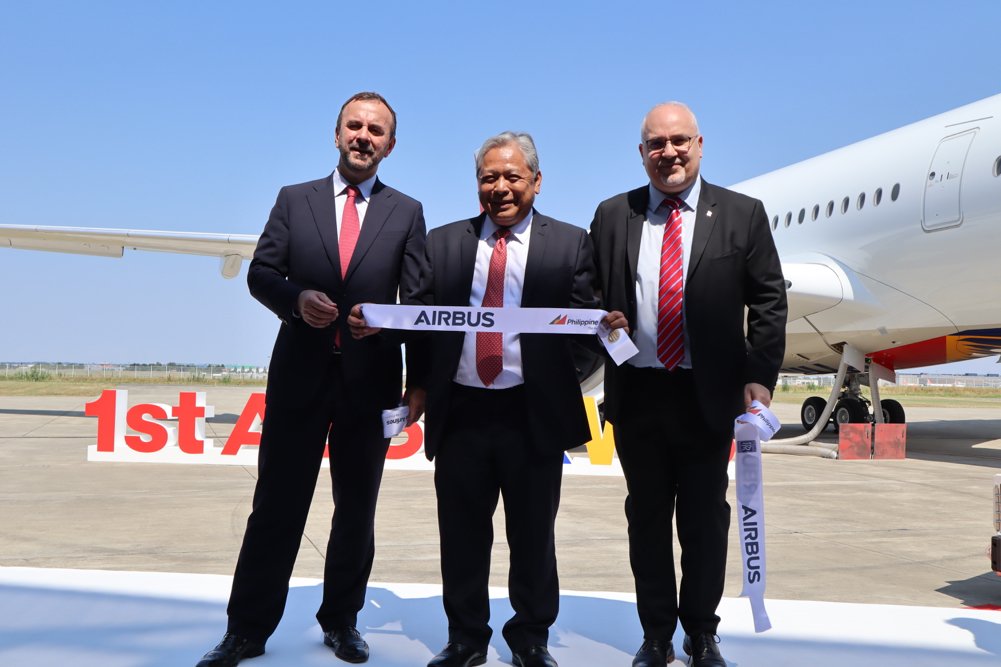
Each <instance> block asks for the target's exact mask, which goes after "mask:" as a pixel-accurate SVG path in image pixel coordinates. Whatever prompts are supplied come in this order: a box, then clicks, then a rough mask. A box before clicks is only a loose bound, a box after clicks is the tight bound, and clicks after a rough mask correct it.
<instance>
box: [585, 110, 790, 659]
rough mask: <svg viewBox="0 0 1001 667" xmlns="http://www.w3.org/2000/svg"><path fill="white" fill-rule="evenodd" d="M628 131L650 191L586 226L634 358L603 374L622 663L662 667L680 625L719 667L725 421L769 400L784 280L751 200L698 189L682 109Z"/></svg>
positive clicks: (693, 648) (693, 148)
mask: <svg viewBox="0 0 1001 667" xmlns="http://www.w3.org/2000/svg"><path fill="white" fill-rule="evenodd" d="M641 134H642V143H640V145H639V150H640V155H641V157H642V159H643V165H644V166H645V168H646V172H647V175H648V176H649V177H650V183H649V184H648V185H644V186H643V187H641V188H638V189H636V190H632V191H630V192H626V193H623V194H620V195H618V196H616V197H613V198H611V199H609V200H607V201H604V202H602V203H601V204H600V205H599V206H598V210H597V212H596V213H595V216H594V221H593V222H592V223H591V240H592V242H593V244H594V250H595V264H596V266H597V271H598V285H599V286H600V295H601V298H602V301H603V304H604V307H605V308H606V309H621V310H622V311H624V312H625V313H626V317H627V318H628V320H629V322H630V323H631V325H632V329H633V334H632V337H633V341H634V342H635V343H636V346H637V348H639V352H638V353H637V355H636V356H635V357H633V358H632V359H630V360H629V361H628V362H626V363H625V364H623V365H622V366H620V367H618V368H616V367H615V366H613V365H612V364H607V363H606V364H605V406H604V414H605V418H606V419H607V420H608V421H610V422H611V423H612V424H613V425H614V426H615V441H616V442H615V444H616V448H617V451H618V455H619V461H620V462H621V463H622V469H623V472H624V473H625V476H626V485H627V487H628V491H629V495H628V497H627V499H626V516H627V517H628V520H629V556H630V563H631V565H632V569H633V575H634V577H635V579H636V606H637V611H638V613H639V617H640V621H641V623H642V625H643V632H644V643H643V645H642V647H641V648H640V650H639V652H638V653H637V654H636V658H635V659H634V660H633V665H634V667H661V666H663V665H665V664H666V663H668V662H670V661H672V660H673V659H674V647H673V644H672V637H673V636H674V631H675V628H676V627H677V623H678V620H679V619H680V621H681V625H682V627H683V628H684V630H685V633H686V637H685V647H684V650H685V652H686V653H687V654H689V655H690V656H691V657H692V662H691V664H693V665H696V666H699V667H701V666H714V667H715V666H720V667H722V666H724V665H725V664H726V662H725V661H724V660H723V658H722V657H721V656H720V653H719V648H718V647H717V646H716V640H715V634H716V628H717V625H718V623H719V617H718V616H717V615H716V607H717V606H718V604H719V601H720V599H721V597H722V595H723V579H724V575H725V572H726V547H727V532H728V530H729V526H730V506H729V504H728V503H727V502H726V490H727V486H728V478H727V461H728V458H729V454H730V443H731V439H732V437H733V421H734V419H735V418H736V417H738V416H739V415H740V414H742V413H743V412H744V410H745V408H746V407H747V406H749V405H750V403H751V401H753V400H755V399H756V400H759V401H761V402H762V403H764V404H765V405H768V404H769V402H770V400H771V390H772V389H773V388H774V386H775V381H776V379H777V377H778V369H779V366H780V363H781V361H782V355H783V351H784V349H785V321H786V297H785V283H784V280H783V278H782V267H781V265H780V263H779V258H778V254H777V253H776V251H775V245H774V243H773V242H772V237H771V232H770V231H769V228H768V220H767V217H766V215H765V211H764V208H763V206H762V204H761V202H760V201H757V200H755V199H751V198H749V197H746V196H744V195H741V194H737V193H735V192H731V191H729V190H725V189H723V188H720V187H717V186H714V185H710V184H709V183H706V182H705V181H704V180H702V179H701V178H700V177H699V163H700V160H701V158H702V135H701V134H699V128H698V124H697V122H696V120H695V116H694V115H693V114H692V112H691V111H690V110H689V109H688V108H687V107H686V106H684V105H683V104H680V103H677V102H669V103H666V104H661V105H658V106H656V107H654V108H653V110H651V111H650V113H649V114H647V116H646V118H645V119H644V121H643V126H642V131H641ZM745 308H746V312H747V316H746V319H747V329H746V333H745V329H744V319H745V315H744V313H745ZM675 512H676V515H677V516H676V520H677V526H678V541H679V543H680V545H681V549H682V554H681V568H682V571H683V573H684V577H683V579H682V582H681V590H680V599H679V591H678V589H677V587H676V583H675V573H674V557H673V555H672V544H673V537H672V527H671V517H672V515H674V514H675Z"/></svg>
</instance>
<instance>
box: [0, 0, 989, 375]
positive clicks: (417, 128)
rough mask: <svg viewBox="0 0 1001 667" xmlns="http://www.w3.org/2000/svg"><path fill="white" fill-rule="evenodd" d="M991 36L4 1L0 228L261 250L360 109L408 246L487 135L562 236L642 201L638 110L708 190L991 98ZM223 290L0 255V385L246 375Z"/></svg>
mask: <svg viewBox="0 0 1001 667" xmlns="http://www.w3.org/2000/svg"><path fill="white" fill-rule="evenodd" d="M998 25H1001V3H998V2H996V1H993V0H984V1H981V2H954V3H948V4H946V3H940V2H936V3H932V2H854V1H852V2H838V3H803V2H761V3H746V2H701V3H683V4H680V3H671V2H663V1H661V2H630V3H577V4H573V5H571V4H569V3H551V2H518V1H514V2H505V3H468V2H467V3H446V2H424V3H413V2H396V1H387V2H381V3H340V2H282V3H261V2H246V1H245V2H239V3H236V2H232V3H228V2H217V3H187V2H172V3H126V2H92V3H86V4H84V3H55V2H32V3H13V2H8V3H4V4H3V5H0V31H2V34H3V38H2V39H0V91H2V103H0V222H2V223H5V224H31V225H65V226H82V227H105V228H136V229H156V230H188V231H205V232H219V233H240V234H259V233H260V231H261V229H262V228H263V226H264V222H265V221H266V219H267V215H268V212H269V210H270V208H271V205H272V204H273V203H274V199H275V196H276V194H277V192H278V189H279V188H280V187H281V186H282V185H285V184H288V183H296V182H301V181H304V180H310V179H314V178H318V177H321V176H323V175H326V174H329V173H330V171H331V170H332V169H333V167H334V166H335V164H336V150H335V148H334V145H333V128H334V121H335V118H336V115H337V111H338V109H339V107H340V105H341V103H342V102H343V101H344V100H345V99H346V98H347V97H349V96H350V95H351V94H353V93H355V92H357V91H360V90H376V91H379V92H381V93H382V94H384V95H385V96H386V97H387V98H388V99H389V101H390V103H391V104H393V106H394V107H395V109H396V111H397V113H398V115H399V132H398V144H397V147H396V150H395V151H394V153H393V155H392V156H390V158H388V159H387V160H386V161H385V162H384V163H383V165H382V168H381V170H380V177H381V178H382V179H383V180H384V181H385V182H387V183H389V184H390V185H393V186H394V187H396V188H397V189H399V190H402V191H403V192H406V193H407V194H410V195H412V196H414V197H416V198H417V199H419V200H421V201H422V202H423V204H424V209H425V214H426V217H427V221H428V224H429V227H435V226H438V225H440V224H444V223H447V222H450V221H452V220H456V219H459V218H464V217H468V216H469V215H471V214H474V213H476V211H477V204H476V197H475V182H474V179H473V171H472V153H473V151H474V150H475V149H476V148H477V147H478V146H479V145H480V143H481V142H482V141H483V139H485V138H486V137H488V136H491V135H493V134H496V133H498V132H501V131H503V130H508V129H512V130H519V131H527V132H530V133H532V134H533V135H534V137H535V139H536V142H537V144H538V148H539V153H540V158H541V167H542V171H543V175H544V181H543V187H542V194H541V195H540V197H539V198H538V200H537V206H538V208H539V209H540V210H541V211H543V212H544V213H547V214H549V215H552V216H553V217H556V218H560V219H563V220H567V221H570V222H573V223H575V224H579V225H582V226H583V225H586V224H588V223H589V222H590V219H591V215H592V214H593V212H594V208H595V206H596V205H597V203H598V202H599V201H601V200H602V199H605V198H607V197H609V196H611V195H613V194H615V193H617V192H621V191H623V190H626V189H629V188H633V187H636V186H637V185H639V184H641V183H642V182H643V180H644V174H643V171H642V168H641V166H640V164H639V159H638V155H637V153H636V144H637V139H638V136H637V135H638V127H639V123H640V120H641V119H642V116H643V114H644V113H645V112H646V111H647V110H648V109H649V108H650V107H651V106H653V105H654V104H655V103H657V102H661V101H665V100H668V99H679V100H682V101H685V102H687V103H688V104H689V105H690V106H691V107H692V108H693V109H694V110H695V111H696V113H697V114H698V116H699V121H700V129H701V130H702V132H703V134H704V135H705V157H704V159H703V163H702V164H703V174H704V175H705V176H706V178H707V179H708V180H710V181H711V182H715V183H719V184H722V185H728V184H731V183H736V182H738V181H741V180H744V179H746V178H749V177H752V176H755V175H758V174H761V173H765V172H767V171H770V170H773V169H776V168H779V167H782V166H785V165H788V164H791V163H794V162H797V161H799V160H802V159H805V158H808V157H812V156H814V155H817V154H820V153H823V152H826V151H829V150H832V149H835V148H838V147H840V146H843V145H846V144H849V143H852V142H855V141H859V140H862V139H866V138H868V137H871V136H874V135H876V134H879V133H881V132H885V131H887V130H891V129H893V128H896V127H899V126H902V125H905V124H907V123H910V122H914V121H917V120H921V119H923V118H926V117H928V116H931V115H934V114H937V113H941V112H943V111H946V110H948V109H951V108H954V107H958V106H961V105H963V104H968V103H970V102H973V101H976V100H979V99H982V98H985V97H989V96H991V95H994V94H997V93H999V92H1001V75H999V74H998V54H999V50H998V33H997V26H998ZM245 276H246V263H245V265H244V270H243V271H242V272H241V275H240V277H238V278H237V279H234V280H224V279H222V278H221V277H220V276H219V273H218V261H217V260H215V259H211V258H198V257H183V256H172V255H163V254H158V253H138V252H132V251H129V252H127V253H126V255H125V257H124V258H123V259H118V260H116V259H105V258H95V257H78V256H73V255H61V254H49V253H34V252H27V251H12V250H0V284H2V285H3V286H4V288H3V289H2V290H0V313H2V314H3V315H2V317H0V360H4V361H21V360H47V361H67V362H68V361H75V362H125V363H128V362H133V361H135V362H169V361H174V362H178V363H182V362H189V363H232V364H255V365H263V364H266V363H267V360H268V358H269V355H270V354H271V346H272V344H273V341H274V336H275V333H276V331H277V328H278V325H279V323H278V320H277V319H276V318H275V317H274V316H273V315H272V314H271V313H270V312H269V311H267V310H266V309H265V308H264V307H263V306H261V305H260V304H258V303H257V302H256V301H254V300H253V299H252V298H251V297H250V296H249V294H248V292H247V289H246V282H245ZM954 368H955V369H956V370H979V371H980V372H992V371H993V370H994V368H993V366H992V364H990V363H986V362H979V365H978V366H976V367H975V368H969V367H968V366H967V365H958V366H954Z"/></svg>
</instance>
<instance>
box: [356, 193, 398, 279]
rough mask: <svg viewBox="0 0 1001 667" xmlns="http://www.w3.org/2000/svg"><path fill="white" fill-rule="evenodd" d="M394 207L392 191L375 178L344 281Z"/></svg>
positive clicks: (380, 229)
mask: <svg viewBox="0 0 1001 667" xmlns="http://www.w3.org/2000/svg"><path fill="white" fill-rule="evenodd" d="M394 208H396V203H395V202H393V200H392V191H391V190H388V189H387V188H386V186H385V185H383V184H382V181H380V180H378V179H376V181H375V185H374V186H372V195H371V197H369V200H368V209H367V210H366V211H365V222H364V223H362V226H361V232H360V233H359V234H358V241H357V243H355V249H354V252H353V253H351V263H350V264H348V272H347V274H345V276H344V282H345V283H346V282H348V281H349V280H351V276H352V275H353V274H354V272H355V269H357V268H358V265H359V264H360V263H361V261H362V260H363V259H364V258H365V254H366V253H368V251H369V249H370V248H371V247H372V244H373V243H374V242H375V239H376V238H378V236H379V233H380V232H381V231H382V228H383V227H384V226H385V224H386V220H388V219H389V214H390V213H392V212H393V209H394Z"/></svg>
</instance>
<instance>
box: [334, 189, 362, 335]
mask: <svg viewBox="0 0 1001 667" xmlns="http://www.w3.org/2000/svg"><path fill="white" fill-rule="evenodd" d="M359 194H361V193H360V192H359V190H358V188H357V187H355V186H354V185H349V186H348V200H347V201H346V202H344V215H342V216H341V218H342V220H341V225H340V227H341V228H340V230H339V231H340V235H339V236H338V238H337V249H338V250H339V251H340V255H341V279H343V278H344V277H345V276H347V275H348V265H349V264H350V263H351V255H352V254H353V253H354V251H355V244H356V243H357V242H358V233H359V227H360V226H359V224H358V208H357V207H356V206H355V197H357V196H358V195H359ZM334 347H336V348H338V349H339V348H340V347H341V330H340V329H338V330H337V331H336V332H335V333H334Z"/></svg>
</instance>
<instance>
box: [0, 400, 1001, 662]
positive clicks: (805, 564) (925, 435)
mask: <svg viewBox="0 0 1001 667" xmlns="http://www.w3.org/2000/svg"><path fill="white" fill-rule="evenodd" d="M122 388H127V389H128V390H129V394H130V396H129V398H130V400H129V402H130V404H135V403H138V402H162V403H168V404H170V403H172V402H174V401H175V400H176V398H177V394H178V392H179V391H180V390H182V389H184V388H181V387H178V386H151V385H123V386H122ZM190 390H192V391H206V392H207V393H208V399H209V404H210V405H214V406H215V411H216V415H217V416H216V417H215V418H212V419H209V420H208V423H207V428H206V436H207V437H214V438H220V439H223V438H225V437H226V435H227V434H228V433H229V431H230V430H231V429H232V428H233V425H234V424H235V423H236V420H237V416H238V415H239V413H240V411H241V410H242V408H243V406H244V404H245V403H246V401H247V398H248V397H249V395H250V393H251V392H252V391H261V389H260V388H248V387H221V386H220V387H208V388H206V387H195V388H190ZM90 400H92V399H81V398H37V397H0V504H2V508H3V511H2V512H0V572H4V571H5V570H6V571H7V572H8V574H10V573H25V572H27V573H29V574H30V573H31V572H36V571H38V570H46V569H48V570H52V571H53V572H55V571H57V570H75V571H104V572H108V571H120V572H142V573H181V574H186V575H223V579H222V581H228V579H226V577H228V576H229V575H231V574H232V572H233V568H234V566H235V563H236V557H237V553H238V551H239V548H240V543H241V539H242V535H243V530H244V526H245V523H246V518H247V516H248V514H249V512H250V508H251V500H252V495H253V491H254V483H255V475H256V468H255V467H254V466H209V465H206V466H200V465H170V464H156V463H103V462H102V463H99V462H88V461H87V446H88V445H92V444H94V442H95V440H96V432H97V420H96V419H95V418H93V417H86V416H85V415H84V405H85V403H87V402H89V401H90ZM773 410H774V412H775V413H776V415H777V416H778V417H779V418H780V419H781V420H782V421H783V423H785V424H787V426H786V427H785V428H783V430H782V431H781V432H780V433H779V435H778V436H777V437H779V438H781V437H789V436H792V435H796V434H799V433H802V428H801V427H800V426H799V423H798V422H799V405H798V404H792V403H774V404H773ZM907 413H908V427H907V448H908V453H907V458H906V459H904V460H896V461H886V460H883V461H879V460H875V461H839V460H830V459H821V458H813V457H799V456H784V455H775V454H766V455H764V456H763V475H764V483H765V486H764V490H765V507H766V519H767V549H768V589H767V598H768V599H769V600H775V601H810V602H811V603H813V602H817V603H850V604H854V605H894V606H901V605H902V606H915V607H925V608H929V607H930V608H943V612H944V613H950V614H951V613H954V612H945V610H948V609H952V610H958V609H962V608H968V607H984V606H985V605H986V606H988V607H985V608H990V607H989V606H990V605H994V606H997V605H1001V577H998V576H997V575H996V574H994V573H993V572H992V571H991V569H990V563H989V560H988V557H987V555H986V554H985V549H986V548H987V547H988V545H989V543H990V537H991V535H992V534H993V533H994V529H993V525H992V518H991V510H992V493H993V485H992V478H993V475H994V474H996V473H1001V409H967V408H911V409H908V411H907ZM822 439H823V437H822ZM826 439H829V440H833V435H832V434H831V433H830V431H827V432H826ZM625 496H626V491H625V482H624V480H623V479H622V478H621V477H614V476H587V475H566V476H564V480H563V494H562V503H561V507H560V513H559V517H558V520H557V527H556V534H557V545H556V548H557V557H558V560H559V567H560V584H561V589H563V590H566V591H575V592H578V593H579V594H581V595H584V596H585V597H586V596H587V595H590V594H594V595H599V596H601V595H603V596H605V598H603V599H613V598H614V599H619V598H621V599H625V600H628V599H629V596H630V595H631V594H632V592H633V580H632V576H631V573H630V569H629V562H628V547H627V541H626V521H625V516H624V513H623V502H624V500H625ZM729 499H730V503H731V505H733V504H734V497H733V486H732V485H731V489H730V498H729ZM435 507H436V505H435V496H434V488H433V479H432V473H430V472H428V471H404V470H387V471H386V473H385V476H384V480H383V485H382V493H381V496H380V501H379V509H378V514H377V518H376V557H375V566H374V568H373V572H372V576H371V581H372V582H400V583H405V584H407V585H422V584H423V585H430V586H432V587H434V586H438V585H440V583H441V580H440V573H439V568H438V534H437V523H436V509H435ZM331 512H332V501H331V497H330V481H329V476H328V475H327V472H326V470H321V473H320V476H319V479H318V482H317V486H316V493H315V496H314V501H313V506H312V510H311V513H310V517H309V521H308V523H307V526H306V531H305V535H304V536H303V540H302V545H301V547H300V552H299V557H298V560H297V562H296V568H295V572H294V576H296V577H302V578H305V579H307V580H309V579H311V580H314V582H313V584H314V585H315V580H316V579H319V578H321V577H322V569H323V546H324V545H325V543H326V535H327V531H328V529H329V528H328V527H329V520H330V516H331ZM503 526H504V520H503V510H502V508H501V507H499V508H498V512H497V516H496V517H495V527H496V530H495V536H496V537H495V544H494V553H493V561H492V562H493V565H492V571H491V582H490V583H491V586H495V587H499V588H503V587H504V586H505V585H506V579H507V547H506V544H505V538H504V527H503ZM736 540H737V533H736V531H735V530H733V529H731V545H730V549H729V560H728V567H727V584H726V589H725V593H724V595H725V597H726V598H735V597H736V596H738V595H739V593H740V581H741V572H740V567H741V565H740V560H739V556H738V554H739V551H738V548H737V541H736ZM675 551H676V557H677V552H678V549H677V548H676V550H675ZM7 568H16V569H9V570H7ZM21 568H26V569H24V570H22V569H21ZM42 574H45V573H44V572H43V573H42ZM10 576H13V575H10ZM17 576H18V577H20V576H22V574H17ZM24 576H27V575H24ZM31 576H35V575H31ZM29 578H30V577H29ZM213 581H216V580H213ZM223 588H225V586H223ZM609 596H611V597H609ZM623 596H625V597H623ZM0 600H2V598H0ZM725 602H726V601H725ZM730 602H733V601H730ZM738 602H739V604H741V605H745V606H746V604H747V602H746V600H740V601H738ZM728 604H729V602H728ZM2 606H3V603H2V601H0V607H2ZM833 608H834V607H832V609H833ZM839 609H840V607H839ZM873 609H875V607H873ZM0 611H4V610H2V609H0ZM6 611H7V612H10V608H9V607H8V609H7V610H6ZM790 613H792V612H790ZM832 613H833V612H832ZM978 613H980V612H978ZM992 613H995V614H996V612H992ZM793 615H794V616H795V614H793ZM2 616H3V614H0V617H2ZM4 618H5V617H4ZM996 618H997V619H998V621H997V622H1001V616H996ZM818 622H822V621H820V620H818ZM997 622H995V623H994V624H993V625H991V626H990V627H989V629H988V630H989V631H988V636H989V637H991V638H992V639H989V640H987V644H986V646H987V649H984V645H983V640H982V639H978V643H977V646H978V647H979V649H978V650H986V651H987V653H986V654H987V655H991V654H994V653H996V654H997V655H1001V639H999V640H998V641H995V639H998V638H1001V631H999V628H1001V625H997ZM3 625H4V621H3V620H2V619H0V656H2V655H3V654H2V649H3V645H4V642H5V640H4V637H6V636H7V635H5V634H4V627H3ZM989 625H990V624H989ZM223 629H224V628H223V625H222V624H221V623H220V625H219V626H218V627H214V628H213V632H212V634H213V636H215V635H221V632H222V630H223ZM721 633H722V630H721ZM442 636H444V635H442ZM498 636H499V635H498ZM212 641H214V640H212ZM639 641H640V638H639V637H636V638H635V642H631V643H636V644H637V647H638V643H639ZM991 642H994V643H991ZM269 646H270V644H269ZM210 647H211V643H210V645H208V646H205V647H204V648H203V649H202V650H207V649H208V648H210ZM679 648H680V645H679ZM435 650H436V649H435ZM632 650H633V651H634V650H635V648H633V649H632ZM585 653H586V651H585ZM428 657H430V656H428ZM501 657H503V656H501ZM196 659H197V658H196ZM307 662H309V661H307ZM4 664H14V663H11V662H9V661H4ZM25 664H28V663H25ZM65 664H77V663H75V662H72V661H70V662H66V663H65ZM81 664H82V663H81ZM88 664H89V663H88ZM95 664H97V663H95ZM103 664H113V663H107V662H106V663H103ZM115 664H117V663H115ZM122 664H125V663H122ZM129 664H147V663H144V662H143V663H140V662H135V663H129ZM148 664H153V663H148ZM192 664H193V663H192ZM258 664H260V665H261V667H264V665H263V663H258ZM269 664H278V663H269ZM623 664H628V661H627V662H625V663H623ZM744 664H751V663H744ZM831 664H834V663H831ZM839 664H840V663H839ZM929 664H930V663H929ZM971 664H972V663H971ZM978 664H979V663H978Z"/></svg>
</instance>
